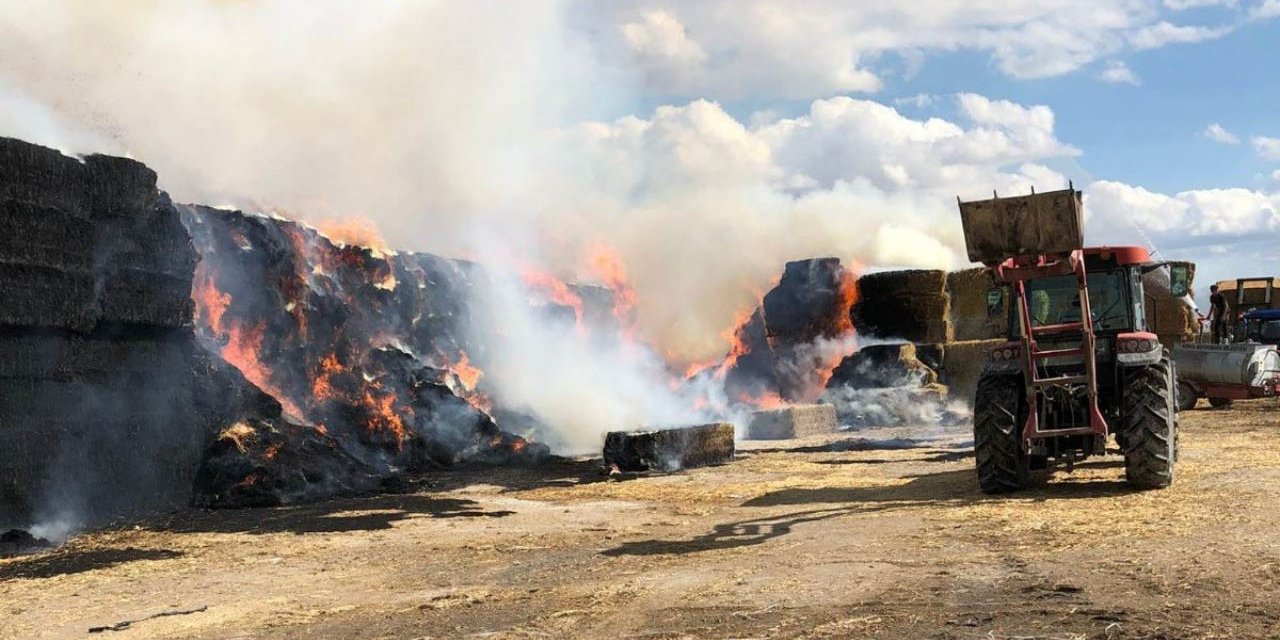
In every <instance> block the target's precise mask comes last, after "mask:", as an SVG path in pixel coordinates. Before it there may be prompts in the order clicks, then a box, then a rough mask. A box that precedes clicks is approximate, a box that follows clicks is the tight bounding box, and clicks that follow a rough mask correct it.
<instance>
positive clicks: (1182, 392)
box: [1178, 382, 1212, 411]
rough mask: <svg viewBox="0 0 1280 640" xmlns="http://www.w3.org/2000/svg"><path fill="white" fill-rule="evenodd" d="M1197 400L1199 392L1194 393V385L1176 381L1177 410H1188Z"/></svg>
mask: <svg viewBox="0 0 1280 640" xmlns="http://www.w3.org/2000/svg"><path fill="white" fill-rule="evenodd" d="M1199 401H1200V394H1198V393H1196V388H1195V387H1193V386H1191V385H1190V384H1188V383H1186V382H1179V383H1178V411H1190V410H1192V409H1194V408H1196V403H1197V402H1199ZM1211 402H1212V401H1211Z"/></svg>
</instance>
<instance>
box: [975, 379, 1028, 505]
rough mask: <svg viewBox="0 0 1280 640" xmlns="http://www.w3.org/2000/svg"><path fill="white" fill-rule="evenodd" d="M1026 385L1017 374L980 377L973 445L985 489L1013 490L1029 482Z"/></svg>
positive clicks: (994, 490) (1001, 491)
mask: <svg viewBox="0 0 1280 640" xmlns="http://www.w3.org/2000/svg"><path fill="white" fill-rule="evenodd" d="M1023 395H1025V388H1024V387H1023V384H1022V379H1021V378H1018V377H1015V376H1008V375H1001V376H985V377H983V378H981V379H980V380H978V391H977V394H975V397H974V402H973V405H974V406H973V448H974V455H975V457H976V458H977V460H978V486H979V487H980V488H981V489H982V492H983V493H988V494H992V493H1009V492H1011V491H1017V490H1019V489H1022V488H1023V487H1025V486H1027V482H1028V481H1029V480H1030V476H1031V458H1030V456H1029V455H1027V452H1026V450H1025V448H1024V447H1023V443H1022V423H1023V420H1025V418H1026V406H1025V405H1026V402H1025V401H1024V399H1023Z"/></svg>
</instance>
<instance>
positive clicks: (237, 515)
mask: <svg viewBox="0 0 1280 640" xmlns="http://www.w3.org/2000/svg"><path fill="white" fill-rule="evenodd" d="M513 513H515V512H514V511H487V510H485V509H483V508H481V507H480V504H479V503H478V502H476V501H474V500H464V499H459V498H436V497H432V496H429V495H423V494H407V495H380V496H373V497H369V498H343V499H336V500H329V501H326V502H321V503H317V504H310V505H301V506H292V507H269V508H261V509H235V510H219V511H195V510H189V511H182V512H179V513H176V514H173V515H172V516H169V517H167V518H162V519H158V520H157V521H155V522H152V523H150V526H149V528H151V529H153V530H157V531H172V532H178V533H196V532H199V533H251V534H268V533H296V534H307V533H342V532H347V531H377V530H380V529H390V528H391V526H392V524H394V523H395V522H398V521H400V520H407V519H410V518H501V517H504V516H509V515H511V514H513Z"/></svg>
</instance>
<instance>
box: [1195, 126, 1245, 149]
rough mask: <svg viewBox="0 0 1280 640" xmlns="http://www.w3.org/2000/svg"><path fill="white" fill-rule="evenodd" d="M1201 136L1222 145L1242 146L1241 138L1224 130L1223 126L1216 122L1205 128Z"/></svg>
mask: <svg viewBox="0 0 1280 640" xmlns="http://www.w3.org/2000/svg"><path fill="white" fill-rule="evenodd" d="M1200 135H1202V136H1204V137H1206V138H1208V139H1210V140H1212V141H1214V142H1221V143H1222V144H1240V137H1239V136H1237V135H1236V134H1234V133H1231V132H1230V131H1227V130H1226V129H1224V128H1222V125H1220V124H1218V123H1216V122H1214V123H1212V124H1210V125H1209V126H1207V127H1205V129H1204V132H1203V133H1201V134H1200Z"/></svg>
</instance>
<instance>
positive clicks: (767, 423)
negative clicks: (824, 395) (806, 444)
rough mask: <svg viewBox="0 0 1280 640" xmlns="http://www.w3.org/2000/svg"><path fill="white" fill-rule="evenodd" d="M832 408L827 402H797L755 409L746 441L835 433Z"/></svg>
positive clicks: (834, 416) (834, 417)
mask: <svg viewBox="0 0 1280 640" xmlns="http://www.w3.org/2000/svg"><path fill="white" fill-rule="evenodd" d="M837 427H838V425H837V422H836V408H835V407H833V406H831V405H829V404H797V405H792V406H789V407H786V408H783V409H773V410H771V411H757V412H755V413H753V414H751V423H750V424H749V425H748V426H747V438H748V439H750V440H785V439H787V438H803V437H806V436H813V435H822V434H827V433H835V432H836V429H837Z"/></svg>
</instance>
